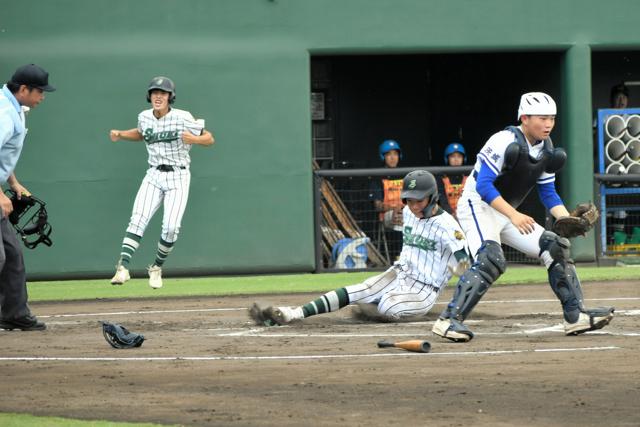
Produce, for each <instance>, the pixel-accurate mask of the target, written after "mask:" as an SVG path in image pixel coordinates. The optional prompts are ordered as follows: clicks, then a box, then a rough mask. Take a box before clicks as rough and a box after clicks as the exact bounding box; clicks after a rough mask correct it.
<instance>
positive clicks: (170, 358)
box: [0, 346, 621, 362]
mask: <svg viewBox="0 0 640 427" xmlns="http://www.w3.org/2000/svg"><path fill="white" fill-rule="evenodd" d="M619 349H621V347H616V346H606V347H578V348H547V349H533V350H493V351H488V350H485V351H451V352H438V353H409V352H405V353H372V354H319V355H300V356H294V355H283V356H168V357H160V356H155V357H154V356H152V357H30V356H19V357H0V362H162V361H190V362H202V361H225V360H317V359H357V358H365V357H412V356H413V357H429V356H431V357H434V356H495V355H509V354H523V353H556V352H573V351H610V350H619Z"/></svg>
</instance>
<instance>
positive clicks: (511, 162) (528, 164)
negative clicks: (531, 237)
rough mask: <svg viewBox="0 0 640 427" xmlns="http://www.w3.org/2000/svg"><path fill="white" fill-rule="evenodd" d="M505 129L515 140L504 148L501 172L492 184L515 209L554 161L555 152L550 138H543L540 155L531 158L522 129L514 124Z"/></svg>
mask: <svg viewBox="0 0 640 427" xmlns="http://www.w3.org/2000/svg"><path fill="white" fill-rule="evenodd" d="M507 130H509V131H511V132H513V133H514V134H515V136H516V141H515V142H513V143H511V144H510V145H509V146H508V147H507V149H506V150H505V154H504V166H503V169H502V173H501V174H500V175H499V176H498V178H497V179H496V180H495V183H494V185H495V187H496V189H497V190H498V191H499V192H500V195H501V196H502V197H503V198H504V199H505V200H506V201H507V203H509V204H510V205H511V206H513V207H514V208H516V209H517V208H518V206H520V204H522V202H523V201H524V199H525V198H526V197H527V195H528V194H529V192H531V190H532V189H533V187H534V186H535V185H536V181H537V180H538V178H540V176H541V175H542V174H543V173H544V172H545V171H546V170H548V169H549V166H550V165H551V164H553V163H554V154H555V153H554V150H553V143H552V142H551V139H545V140H544V141H543V142H542V143H543V144H544V148H543V149H542V157H541V158H540V159H538V160H535V159H532V158H531V156H529V143H528V142H527V140H526V139H525V137H524V135H523V134H522V131H520V129H518V128H517V127H515V126H509V127H508V128H507Z"/></svg>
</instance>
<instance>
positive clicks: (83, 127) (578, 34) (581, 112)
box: [0, 0, 640, 277]
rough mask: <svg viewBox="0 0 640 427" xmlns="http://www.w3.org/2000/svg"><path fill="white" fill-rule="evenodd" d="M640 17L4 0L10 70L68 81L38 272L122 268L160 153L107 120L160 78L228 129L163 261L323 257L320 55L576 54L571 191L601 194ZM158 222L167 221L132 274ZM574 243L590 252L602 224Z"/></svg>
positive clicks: (591, 7) (570, 66)
mask: <svg viewBox="0 0 640 427" xmlns="http://www.w3.org/2000/svg"><path fill="white" fill-rule="evenodd" d="M639 11H640V3H638V2H637V1H632V0H628V1H615V0H614V1H610V2H602V1H593V0H582V1H578V0H574V1H557V0H554V1H551V0H541V1H537V2H530V1H520V0H511V1H506V0H484V1H473V0H466V1H461V0H450V1H440V0H395V1H388V0H384V1H383V0H344V1H338V0H183V1H175V0H153V1H151V0H136V1H130V0H109V1H95V0H56V1H51V0H22V1H15V0H0V58H1V59H0V79H2V80H5V81H6V80H7V79H8V77H9V76H10V75H11V73H12V72H13V70H14V69H15V68H16V67H17V66H19V65H22V64H24V63H30V62H35V63H37V64H39V65H42V66H43V67H45V68H46V69H47V70H48V71H49V72H50V75H51V77H50V81H51V83H52V84H54V85H55V86H57V88H58V90H57V91H56V92H54V93H51V94H47V99H46V100H45V102H44V103H43V104H42V105H41V106H40V107H38V108H37V109H36V110H34V111H33V112H31V113H30V115H29V117H28V128H29V134H28V136H27V141H26V145H25V147H24V151H23V155H22V158H21V160H20V163H19V165H18V168H17V175H18V177H19V179H20V180H21V181H22V182H23V184H25V185H26V186H27V187H28V188H29V189H30V190H31V191H32V192H33V193H35V194H36V195H38V196H40V197H41V198H43V199H45V200H46V201H47V202H48V205H47V207H48V210H49V213H50V218H51V223H52V224H53V227H54V231H53V235H52V237H53V240H54V242H55V243H54V246H53V247H51V248H44V247H40V248H38V249H37V250H35V251H28V250H26V251H25V252H26V262H27V268H28V271H29V273H30V275H31V276H32V277H35V276H78V275H107V274H109V273H111V271H112V269H113V265H114V264H115V262H116V259H117V257H118V253H119V247H120V242H121V239H122V237H123V234H124V230H125V227H126V224H127V222H128V218H129V215H130V211H131V206H132V203H133V199H134V196H135V193H136V190H137V188H138V185H139V183H140V181H141V179H142V177H143V175H144V173H145V170H146V150H145V148H144V146H143V145H142V143H131V142H120V143H111V142H110V140H109V138H108V132H109V130H110V129H112V128H116V129H126V128H132V127H135V126H136V117H137V114H138V113H139V112H140V111H141V110H143V109H146V108H148V107H147V106H148V104H147V103H146V102H145V89H146V85H147V84H148V82H149V80H150V78H151V77H152V76H154V75H167V76H170V77H171V78H173V79H174V81H175V82H176V83H177V101H176V106H177V107H178V108H183V109H186V110H189V111H191V112H192V113H193V114H194V115H195V116H196V117H197V118H204V119H205V120H206V127H207V128H208V129H210V130H211V131H212V132H213V133H214V135H215V137H216V144H215V145H214V146H213V147H210V148H202V147H194V148H193V150H192V151H191V153H192V168H191V171H192V187H191V194H190V200H189V205H188V207H187V211H186V214H185V217H184V221H183V228H182V232H181V235H180V239H179V241H178V243H177V244H176V247H175V250H174V253H173V254H172V255H171V258H170V259H169V261H167V264H166V266H167V271H171V272H175V273H194V274H195V273H240V272H270V271H312V270H313V269H314V259H315V258H314V251H315V244H314V231H313V230H314V227H313V221H314V219H313V212H314V209H313V193H312V166H311V159H312V152H311V118H310V107H309V103H310V95H309V94H310V77H309V74H310V70H309V64H310V56H311V55H341V54H345V55H347V54H349V55H354V54H365V53H366V54H410V53H421V54H424V53H443V52H451V53H460V54H464V53H465V52H503V51H504V52H508V51H525V52H526V51H542V50H543V51H557V52H563V53H564V65H563V69H562V72H563V76H561V77H562V82H563V90H562V97H563V99H564V101H565V102H564V104H563V105H562V106H561V114H562V117H563V121H564V123H563V130H562V133H563V134H562V140H563V141H564V143H563V144H562V145H563V146H565V147H566V148H567V149H568V151H569V159H570V160H569V165H568V172H567V171H565V172H564V173H565V175H564V176H563V181H562V188H561V190H562V195H563V196H564V197H565V198H566V200H567V201H568V203H569V204H572V203H575V202H577V201H579V200H586V199H593V189H592V185H591V183H590V182H591V180H590V179H586V177H588V176H590V175H592V170H593V159H592V156H591V151H590V150H591V148H590V147H591V140H590V138H591V120H592V117H591V110H592V105H591V86H590V84H591V70H590V64H591V53H592V50H594V49H595V50H607V49H637V48H638V46H640V32H638V30H637V16H638V13H637V12H639ZM605 18H606V19H605ZM531 66H532V67H535V64H531ZM513 79H514V81H515V80H517V79H518V73H517V70H514V75H513ZM507 124H508V123H505V125H507ZM585 139H588V140H589V141H585ZM583 142H584V144H586V143H587V142H588V144H589V150H581V146H582V144H583ZM159 232H160V221H159V217H158V218H156V219H155V220H154V221H152V223H151V225H150V227H149V228H148V230H147V233H146V235H145V236H144V239H143V243H142V247H141V249H140V250H139V251H138V253H137V254H136V257H135V258H134V260H133V263H132V265H133V268H134V270H142V269H144V267H145V266H146V265H147V264H149V263H151V262H152V260H153V255H154V252H155V246H156V242H157V239H158V237H159ZM574 246H575V250H574V252H575V253H574V255H575V256H576V258H577V259H581V260H589V259H593V257H594V254H595V247H594V240H593V235H591V236H590V237H589V238H587V239H583V240H581V241H579V242H577V243H576V244H575V245H574Z"/></svg>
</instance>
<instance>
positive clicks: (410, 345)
mask: <svg viewBox="0 0 640 427" xmlns="http://www.w3.org/2000/svg"><path fill="white" fill-rule="evenodd" d="M378 347H379V348H384V347H397V348H402V349H404V350H408V351H413V352H416V353H429V352H430V351H431V344H429V341H423V340H408V341H400V342H389V341H384V340H382V341H379V342H378Z"/></svg>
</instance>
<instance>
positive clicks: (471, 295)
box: [441, 240, 507, 322]
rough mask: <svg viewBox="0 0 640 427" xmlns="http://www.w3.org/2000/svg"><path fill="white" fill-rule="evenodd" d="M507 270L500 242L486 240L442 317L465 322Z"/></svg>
mask: <svg viewBox="0 0 640 427" xmlns="http://www.w3.org/2000/svg"><path fill="white" fill-rule="evenodd" d="M506 269H507V261H506V259H505V258H504V252H502V247H501V246H500V244H499V243H498V242H494V241H493V240H486V241H485V242H484V243H483V244H482V246H480V249H478V253H477V255H476V259H475V261H474V262H473V265H471V267H470V268H469V269H468V270H467V271H465V272H464V274H463V275H462V276H460V280H459V281H458V285H457V287H456V292H455V294H454V296H453V299H452V300H451V302H450V303H449V305H448V306H447V308H446V309H445V311H444V312H443V313H442V315H441V317H443V318H446V319H449V318H455V319H457V320H459V321H461V322H462V321H464V319H466V318H467V316H468V315H469V313H470V312H471V310H473V308H474V307H475V306H476V304H477V303H478V301H480V298H482V295H484V293H485V292H486V291H487V289H489V286H491V284H492V283H493V282H495V281H496V280H498V277H500V276H501V275H502V273H504V272H505V270H506Z"/></svg>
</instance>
